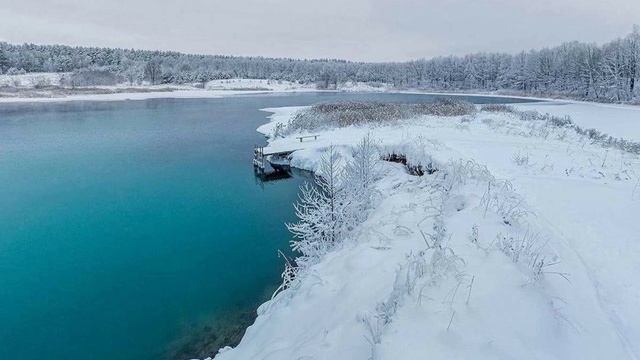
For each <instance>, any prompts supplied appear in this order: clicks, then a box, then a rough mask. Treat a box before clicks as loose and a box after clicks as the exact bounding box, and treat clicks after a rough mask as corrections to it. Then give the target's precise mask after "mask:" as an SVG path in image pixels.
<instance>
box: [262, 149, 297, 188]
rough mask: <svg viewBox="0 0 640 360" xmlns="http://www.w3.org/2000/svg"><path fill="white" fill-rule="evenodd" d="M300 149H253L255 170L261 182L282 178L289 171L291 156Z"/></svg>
mask: <svg viewBox="0 0 640 360" xmlns="http://www.w3.org/2000/svg"><path fill="white" fill-rule="evenodd" d="M296 150H300V149H299V148H285V147H271V146H256V147H255V148H254V149H253V170H254V172H255V174H256V176H257V177H259V178H260V179H261V180H264V181H269V180H271V179H272V178H273V179H279V178H282V177H283V176H282V175H284V174H286V173H287V171H288V170H289V156H290V155H291V154H292V153H293V152H294V151H296Z"/></svg>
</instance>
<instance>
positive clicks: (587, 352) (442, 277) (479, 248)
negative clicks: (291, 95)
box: [216, 104, 640, 360]
mask: <svg viewBox="0 0 640 360" xmlns="http://www.w3.org/2000/svg"><path fill="white" fill-rule="evenodd" d="M519 106H521V105H519ZM522 106H525V105H522ZM526 106H532V107H535V106H540V105H536V104H532V105H526ZM297 110H299V108H281V109H270V111H273V112H274V114H273V115H272V116H271V118H272V122H270V123H269V124H267V125H265V126H262V127H261V128H260V131H261V132H264V133H266V134H273V131H274V130H275V129H276V125H277V124H278V123H283V124H286V122H287V121H288V120H289V119H290V118H291V116H292V115H293V114H294V113H295V111H297ZM542 110H543V109H542ZM543 111H544V110H543ZM631 111H635V110H631ZM573 120H574V121H575V122H576V123H578V124H585V123H582V122H581V121H582V120H581V119H579V118H573ZM628 120H629V119H628ZM585 121H586V120H585ZM596 125H600V123H597V124H596ZM606 126H608V125H604V126H602V128H601V129H600V130H602V131H603V132H607V131H608V128H607V127H606ZM615 126H619V127H620V129H622V128H623V126H626V133H629V132H631V131H637V127H638V126H637V125H635V123H634V122H633V121H631V120H629V121H627V122H625V125H620V124H615ZM611 129H613V127H612V128H611ZM318 133H319V135H320V136H319V138H318V140H317V141H308V142H304V143H303V146H304V149H303V150H300V151H296V152H295V153H294V154H293V159H292V165H294V166H297V167H301V168H304V169H308V170H317V169H318V166H319V163H320V159H321V155H322V154H323V153H324V152H325V151H326V149H327V148H328V147H329V146H331V145H333V146H336V147H337V149H339V150H340V153H342V154H343V156H345V157H348V156H349V153H350V152H349V149H351V148H352V147H353V146H355V145H356V144H357V143H358V142H359V141H360V139H362V138H363V137H364V136H366V135H369V136H371V137H373V138H374V139H376V141H377V142H378V144H379V149H380V151H381V153H382V154H385V153H386V154H388V153H396V154H403V155H405V156H406V157H407V160H408V161H409V162H410V163H413V164H421V165H424V166H425V167H426V166H427V165H429V164H430V166H432V167H433V168H434V169H435V170H436V171H435V172H433V173H432V174H425V175H424V176H413V175H410V174H408V173H407V171H406V169H405V167H404V166H403V165H401V164H398V163H390V162H381V163H380V167H381V168H380V170H381V171H382V174H383V175H382V176H381V177H380V178H379V180H378V181H377V182H376V183H375V187H376V190H377V194H379V196H378V198H377V201H376V202H375V206H374V207H373V209H372V213H371V214H370V215H369V217H368V219H367V220H366V221H365V222H364V223H362V224H361V225H359V226H358V228H357V229H356V230H355V231H354V232H353V233H352V236H351V237H350V238H349V239H348V240H347V241H345V242H344V243H342V244H341V245H340V246H338V247H337V248H336V249H334V250H333V251H331V252H329V253H328V254H326V255H325V256H324V257H323V258H322V259H321V261H319V262H318V263H317V264H315V265H313V266H311V267H309V268H307V269H306V270H305V271H304V272H303V273H302V274H300V278H299V281H298V282H297V283H296V286H294V287H292V288H289V289H287V290H285V291H284V292H282V293H280V294H278V295H277V296H276V297H275V298H274V299H273V300H271V301H270V302H268V303H266V304H264V305H263V306H262V307H261V308H260V310H259V316H258V318H257V320H256V322H255V324H254V325H253V326H251V327H250V328H249V329H248V330H247V332H246V334H245V336H244V338H243V340H242V342H241V343H240V344H239V345H238V346H237V347H236V348H234V349H226V351H224V352H223V353H221V354H220V355H218V356H217V357H216V359H222V360H229V359H298V358H313V359H370V358H374V359H422V358H426V357H428V358H436V359H451V358H474V359H477V358H487V359H496V358H518V359H522V358H525V359H529V358H531V359H533V358H544V359H567V358H572V359H573V358H582V359H602V358H617V359H622V358H627V359H637V358H638V357H640V347H639V346H638V344H640V326H638V324H640V311H639V310H638V309H637V304H638V302H639V301H640V281H638V279H639V278H640V267H639V266H638V263H637V259H638V257H640V235H639V234H640V223H638V221H637V219H638V217H637V214H638V213H640V185H639V181H640V180H639V179H640V159H639V158H638V156H637V155H635V154H631V153H629V152H624V151H620V150H617V149H613V148H604V147H602V146H601V145H600V144H593V143H592V142H591V141H589V139H587V138H586V137H585V136H582V135H578V134H576V133H575V131H573V130H572V129H571V128H566V127H562V126H552V125H551V124H549V123H548V122H546V121H542V120H531V121H525V120H521V119H520V118H519V117H518V116H516V115H514V114H509V113H495V112H480V113H478V114H476V115H474V116H458V117H437V116H422V117H419V118H414V119H410V120H402V121H396V122H389V123H385V124H376V125H369V126H357V127H356V126H351V127H346V128H339V129H327V130H324V131H320V132H318ZM295 142H298V140H297V139H295V138H294V136H289V137H279V138H272V139H271V144H272V145H274V146H288V145H291V144H294V143H295ZM296 146H300V144H299V142H298V143H297V144H296Z"/></svg>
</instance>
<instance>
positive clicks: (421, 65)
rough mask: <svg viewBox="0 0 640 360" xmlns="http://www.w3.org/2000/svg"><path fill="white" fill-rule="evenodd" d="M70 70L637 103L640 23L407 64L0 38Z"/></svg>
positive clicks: (4, 55)
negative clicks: (601, 34) (625, 30)
mask: <svg viewBox="0 0 640 360" xmlns="http://www.w3.org/2000/svg"><path fill="white" fill-rule="evenodd" d="M25 72H26V73H32V72H72V73H73V75H74V76H73V77H72V78H71V79H72V80H71V82H72V83H71V84H67V85H71V86H83V85H112V84H114V83H119V82H128V83H130V84H139V83H141V82H143V81H145V82H148V83H151V84H188V83H189V84H192V83H204V82H207V81H210V80H216V79H229V78H246V79H249V78H250V79H273V80H287V81H292V82H298V83H305V84H309V83H316V84H317V86H318V87H319V88H332V87H336V86H337V84H339V83H342V82H345V81H355V82H365V83H381V84H388V85H391V86H393V87H395V88H416V89H429V90H446V91H473V90H479V91H502V92H506V93H520V94H529V95H531V94H532V95H545V96H566V97H572V98H577V99H587V100H597V101H606V102H637V101H639V100H640V90H638V86H637V82H638V78H639V77H640V27H638V26H636V27H634V29H633V31H632V32H631V33H630V34H628V35H627V36H625V37H622V38H619V39H615V40H613V41H610V42H608V43H605V44H602V45H597V44H592V43H581V42H569V43H564V44H562V45H559V46H556V47H551V48H544V49H540V50H529V51H523V52H520V53H518V54H505V53H477V54H471V55H467V56H462V57H459V56H447V57H437V58H433V59H421V60H415V61H408V62H388V63H364V62H350V61H344V60H333V59H319V60H296V59H286V58H278V59H276V58H264V57H238V56H213V55H192V54H182V53H178V52H166V51H143V50H127V49H111V48H95V47H71V46H64V45H33V44H24V45H12V44H8V43H0V73H2V74H20V73H25Z"/></svg>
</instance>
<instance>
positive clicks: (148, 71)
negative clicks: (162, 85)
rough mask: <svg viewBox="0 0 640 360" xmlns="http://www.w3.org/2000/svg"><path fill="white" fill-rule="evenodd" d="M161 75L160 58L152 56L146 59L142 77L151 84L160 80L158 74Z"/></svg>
mask: <svg viewBox="0 0 640 360" xmlns="http://www.w3.org/2000/svg"><path fill="white" fill-rule="evenodd" d="M161 75H162V69H161V67H160V59H159V58H156V57H154V58H152V59H150V60H149V61H147V63H146V65H145V66H144V77H145V79H147V80H149V82H150V83H151V84H152V85H153V84H157V83H158V82H159V81H160V76H161Z"/></svg>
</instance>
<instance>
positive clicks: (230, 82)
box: [0, 73, 387, 103]
mask: <svg viewBox="0 0 640 360" xmlns="http://www.w3.org/2000/svg"><path fill="white" fill-rule="evenodd" d="M65 75H66V74H65V73H28V74H22V75H0V88H1V87H10V88H16V89H23V90H24V89H32V90H33V89H38V87H39V86H40V87H41V86H53V87H60V86H61V79H62V78H63V77H64V76H65ZM88 88H99V89H104V90H112V91H114V93H110V94H73V95H66V96H60V95H57V94H55V93H51V91H49V90H41V91H40V93H41V96H38V97H35V96H20V94H19V93H18V94H17V95H11V96H6V97H0V103H16V102H66V101H122V100H146V99H157V98H172V99H173V98H193V99H199V98H219V97H225V96H236V95H247V94H263V93H270V92H277V93H287V92H322V91H330V92H335V91H340V92H365V91H368V92H383V91H387V88H386V87H384V86H380V87H374V86H371V85H368V84H363V83H353V82H346V83H342V84H339V87H338V89H337V90H318V89H316V86H315V84H298V83H294V82H289V81H281V80H263V79H225V80H213V81H209V82H207V83H206V84H205V87H204V89H200V88H197V87H195V86H191V85H174V84H167V85H149V84H142V85H130V84H118V85H114V86H90V87H88ZM77 89H79V90H82V88H81V87H80V88H77ZM128 89H136V90H144V91H140V92H127V90H128Z"/></svg>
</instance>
